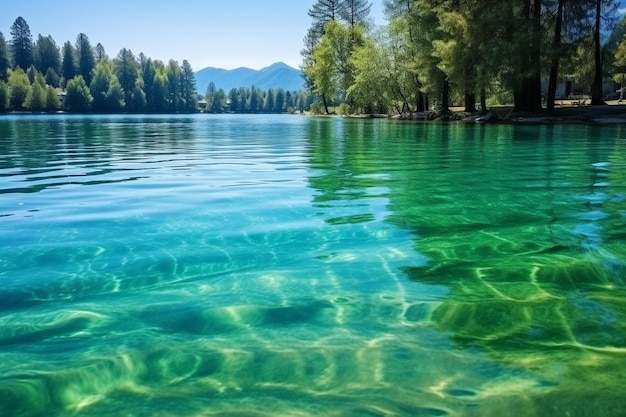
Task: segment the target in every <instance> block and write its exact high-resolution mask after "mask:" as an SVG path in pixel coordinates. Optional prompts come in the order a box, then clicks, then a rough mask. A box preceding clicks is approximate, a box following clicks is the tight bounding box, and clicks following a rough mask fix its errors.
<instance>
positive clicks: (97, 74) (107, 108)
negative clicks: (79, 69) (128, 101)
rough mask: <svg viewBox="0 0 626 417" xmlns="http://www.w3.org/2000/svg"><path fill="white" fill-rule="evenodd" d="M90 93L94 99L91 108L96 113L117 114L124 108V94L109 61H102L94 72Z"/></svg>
mask: <svg viewBox="0 0 626 417" xmlns="http://www.w3.org/2000/svg"><path fill="white" fill-rule="evenodd" d="M89 93H90V94H91V96H92V97H93V101H92V103H91V108H92V109H93V111H95V112H102V113H107V112H115V111H119V110H120V109H122V108H123V107H124V104H125V102H124V93H123V92H122V87H121V85H120V82H119V81H118V79H117V76H116V75H115V74H114V73H113V68H112V64H111V62H109V61H100V62H98V63H97V64H96V67H95V69H94V71H93V79H92V80H91V83H90V84H89Z"/></svg>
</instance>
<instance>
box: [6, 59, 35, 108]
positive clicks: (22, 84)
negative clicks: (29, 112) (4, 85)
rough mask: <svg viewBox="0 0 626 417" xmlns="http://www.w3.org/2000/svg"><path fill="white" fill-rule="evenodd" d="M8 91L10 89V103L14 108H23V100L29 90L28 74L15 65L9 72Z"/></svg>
mask: <svg viewBox="0 0 626 417" xmlns="http://www.w3.org/2000/svg"><path fill="white" fill-rule="evenodd" d="M8 84H9V91H10V105H11V108H13V109H15V110H22V109H23V108H24V101H26V96H27V95H28V93H29V91H30V81H29V80H28V76H27V75H26V73H25V72H24V70H22V68H20V67H17V68H15V69H14V70H13V71H11V72H10V74H9V83H8Z"/></svg>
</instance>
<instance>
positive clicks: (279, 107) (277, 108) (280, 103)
mask: <svg viewBox="0 0 626 417" xmlns="http://www.w3.org/2000/svg"><path fill="white" fill-rule="evenodd" d="M285 101H286V93H285V90H283V89H282V88H279V89H278V90H276V99H275V101H274V108H273V109H272V110H271V111H273V112H274V113H282V112H283V111H284V109H285Z"/></svg>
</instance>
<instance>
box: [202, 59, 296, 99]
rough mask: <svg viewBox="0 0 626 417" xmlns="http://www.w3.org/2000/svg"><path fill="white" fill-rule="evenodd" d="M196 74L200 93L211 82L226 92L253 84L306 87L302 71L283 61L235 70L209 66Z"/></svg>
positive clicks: (288, 87)
mask: <svg viewBox="0 0 626 417" xmlns="http://www.w3.org/2000/svg"><path fill="white" fill-rule="evenodd" d="M195 76H196V86H197V88H198V94H200V95H204V93H205V92H206V89H207V87H208V86H209V83H211V82H213V83H214V84H215V87H217V88H218V89H220V88H221V89H222V90H224V92H225V93H226V94H228V92H229V91H230V90H231V89H233V88H240V87H246V88H250V87H252V86H255V87H257V88H260V89H262V90H269V89H270V88H271V89H274V90H277V89H279V88H282V89H283V90H285V91H298V90H303V89H304V88H305V86H304V78H303V77H302V71H301V70H299V69H296V68H293V67H290V66H289V65H287V64H285V63H283V62H276V63H274V64H272V65H270V66H269V67H265V68H262V69H260V70H254V69H250V68H244V67H242V68H237V69H234V70H225V69H223V68H213V67H207V68H203V69H201V70H200V71H197V72H196V73H195Z"/></svg>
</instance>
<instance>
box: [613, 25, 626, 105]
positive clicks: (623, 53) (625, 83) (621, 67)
mask: <svg viewBox="0 0 626 417" xmlns="http://www.w3.org/2000/svg"><path fill="white" fill-rule="evenodd" d="M614 59H615V61H614V62H613V66H614V69H615V74H614V75H613V79H614V80H615V82H618V83H619V84H620V90H619V91H620V92H619V102H620V103H621V102H622V100H623V99H624V88H625V87H626V36H625V37H623V38H622V41H621V42H620V43H619V45H617V51H615V57H614Z"/></svg>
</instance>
